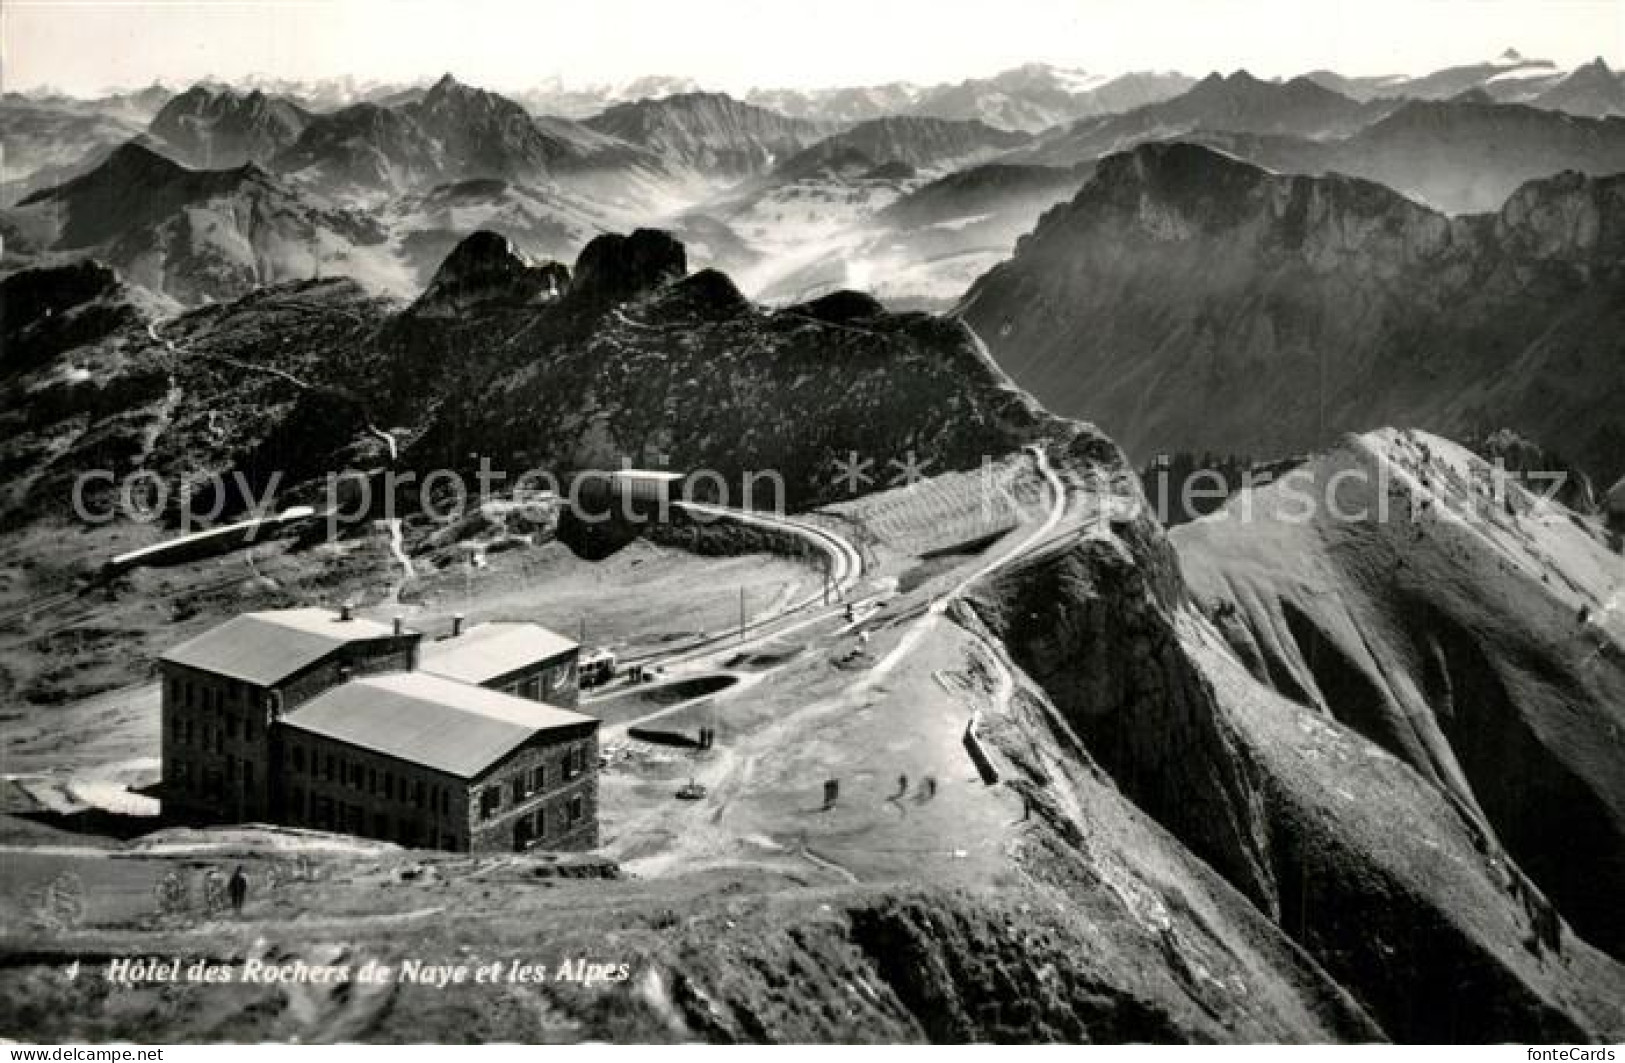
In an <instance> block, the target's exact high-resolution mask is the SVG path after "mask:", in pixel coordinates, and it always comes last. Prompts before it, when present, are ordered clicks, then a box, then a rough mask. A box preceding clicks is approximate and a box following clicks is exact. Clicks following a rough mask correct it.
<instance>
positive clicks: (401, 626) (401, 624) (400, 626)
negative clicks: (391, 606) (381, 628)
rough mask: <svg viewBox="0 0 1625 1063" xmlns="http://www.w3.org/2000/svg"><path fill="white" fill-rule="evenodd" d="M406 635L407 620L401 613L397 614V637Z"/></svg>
mask: <svg viewBox="0 0 1625 1063" xmlns="http://www.w3.org/2000/svg"><path fill="white" fill-rule="evenodd" d="M405 633H406V619H405V618H404V617H402V616H401V615H400V614H399V613H397V614H395V636H396V637H397V638H399V637H400V636H401V635H403V634H405Z"/></svg>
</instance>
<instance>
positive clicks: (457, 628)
mask: <svg viewBox="0 0 1625 1063" xmlns="http://www.w3.org/2000/svg"><path fill="white" fill-rule="evenodd" d="M462 633H463V614H462V613H454V614H452V618H451V637H452V638H456V637H457V636H458V635H461V634H462Z"/></svg>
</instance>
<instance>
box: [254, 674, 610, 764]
mask: <svg viewBox="0 0 1625 1063" xmlns="http://www.w3.org/2000/svg"><path fill="white" fill-rule="evenodd" d="M597 722H598V721H597V720H596V719H595V718H593V717H591V716H587V715H584V714H582V713H579V712H571V711H570V710H568V709H560V708H556V707H554V706H552V705H543V704H541V703H539V702H534V701H527V700H525V699H523V698H516V697H512V696H510V695H508V694H503V693H500V692H498V691H495V690H487V689H486V688H484V687H478V686H469V685H468V684H466V683H459V682H456V681H454V680H451V679H443V678H441V677H439V676H434V675H426V674H425V673H423V672H396V673H390V674H387V675H378V676H369V677H368V678H365V679H356V680H352V681H350V682H348V683H345V684H343V685H342V686H337V687H334V688H333V689H331V690H329V691H326V692H325V693H323V694H321V695H319V696H317V697H315V698H313V699H311V700H310V701H307V702H306V703H305V704H303V705H301V706H300V707H299V708H298V709H297V710H295V711H294V712H293V713H291V714H290V715H288V716H284V717H283V718H282V724H283V726H285V727H288V728H290V729H291V730H294V731H304V732H306V733H308V734H313V735H320V736H322V737H325V738H331V739H334V740H336V741H340V742H345V743H348V744H350V745H353V746H356V747H358V748H361V749H368V750H371V751H373V752H375V753H381V754H384V755H385V756H390V757H395V758H397V759H399V760H404V761H410V762H411V763H414V764H421V765H423V766H424V767H427V768H431V769H434V770H436V771H442V772H445V773H447V774H449V775H455V776H458V777H461V778H473V777H474V776H477V775H479V774H480V773H481V772H483V771H484V770H485V769H487V768H489V767H490V766H491V765H493V764H495V763H496V762H497V761H499V760H501V759H502V758H503V757H505V756H507V755H508V754H509V753H511V752H512V751H513V750H515V749H517V748H518V747H519V746H520V745H522V744H523V743H524V742H526V741H527V740H529V739H530V738H531V737H532V736H534V735H536V734H537V733H539V732H541V731H548V730H552V729H554V728H558V727H574V726H578V725H582V724H597Z"/></svg>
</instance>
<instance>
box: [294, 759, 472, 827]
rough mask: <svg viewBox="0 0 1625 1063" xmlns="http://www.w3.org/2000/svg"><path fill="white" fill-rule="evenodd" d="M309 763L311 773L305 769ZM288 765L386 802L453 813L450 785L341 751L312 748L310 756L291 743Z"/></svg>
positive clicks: (305, 773) (301, 773) (296, 771)
mask: <svg viewBox="0 0 1625 1063" xmlns="http://www.w3.org/2000/svg"><path fill="white" fill-rule="evenodd" d="M307 764H308V766H309V769H310V770H309V771H308V772H307V771H306V770H305V769H306V766H307ZM288 767H289V769H290V770H291V772H292V773H293V774H295V775H308V776H309V777H310V778H311V779H320V780H322V781H324V782H330V783H334V784H336V785H339V786H348V787H349V788H350V789H352V790H359V791H360V792H362V793H366V794H372V795H374V796H377V797H382V798H383V799H384V800H386V801H399V802H401V803H402V804H410V805H411V806H412V807H413V808H430V809H434V810H436V811H438V812H439V813H440V814H441V815H450V814H451V790H450V788H448V787H446V786H441V785H439V784H436V783H428V782H425V781H424V780H422V779H411V778H408V777H407V776H406V775H404V774H403V775H401V776H400V777H399V778H397V777H396V775H395V773H394V772H393V771H390V770H389V769H387V768H386V769H384V770H383V771H379V770H378V768H377V767H376V766H375V765H370V764H363V763H361V762H360V761H355V760H351V759H350V758H348V757H345V756H343V755H340V754H336V753H331V752H327V753H324V752H321V751H318V750H315V749H312V750H310V751H309V756H308V758H307V755H306V750H305V747H304V746H303V745H300V744H299V743H297V742H290V743H289V745H288ZM289 792H290V793H293V792H297V791H292V790H290V791H289Z"/></svg>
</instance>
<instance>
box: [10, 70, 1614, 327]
mask: <svg viewBox="0 0 1625 1063" xmlns="http://www.w3.org/2000/svg"><path fill="white" fill-rule="evenodd" d="M1514 82H1515V83H1516V84H1518V85H1519V86H1521V89H1520V90H1519V92H1517V93H1513V92H1512V91H1511V90H1510V89H1509V88H1508V86H1509V85H1511V84H1513V83H1514ZM1622 93H1625V89H1621V85H1620V80H1619V78H1618V77H1617V76H1616V75H1615V74H1614V73H1613V71H1611V70H1610V69H1609V68H1608V67H1607V65H1606V64H1604V63H1602V62H1601V61H1600V60H1599V61H1597V62H1594V63H1590V64H1587V65H1585V66H1583V67H1581V68H1580V69H1578V70H1576V71H1573V72H1571V73H1567V74H1564V73H1563V72H1561V71H1557V70H1556V69H1555V68H1554V67H1552V66H1551V64H1549V63H1545V62H1543V61H1540V60H1525V59H1522V58H1520V57H1517V56H1514V55H1508V56H1504V57H1501V58H1499V59H1497V60H1495V61H1491V62H1488V63H1482V64H1475V65H1471V66H1464V67H1458V68H1452V69H1449V70H1445V71H1439V72H1436V73H1434V74H1431V75H1428V76H1427V77H1424V78H1414V79H1360V78H1353V79H1350V78H1339V77H1337V76H1335V75H1332V74H1329V73H1326V72H1317V73H1315V74H1312V75H1309V76H1306V77H1302V78H1295V79H1291V80H1287V81H1267V80H1263V79H1260V78H1256V77H1253V76H1251V75H1249V74H1248V73H1246V72H1245V71H1238V72H1235V73H1233V74H1230V75H1219V74H1213V75H1210V76H1208V77H1206V78H1203V79H1201V80H1200V81H1192V80H1191V79H1188V78H1184V77H1182V76H1180V75H1176V74H1130V75H1125V76H1123V77H1117V78H1105V77H1100V76H1096V75H1091V74H1086V73H1084V72H1081V71H1076V70H1068V69H1065V68H1061V67H1054V66H1048V65H1043V64H1029V65H1026V66H1021V67H1016V68H1014V69H1011V70H1007V71H1005V72H1003V73H1000V74H997V75H994V76H992V77H989V78H981V79H971V80H967V81H962V82H958V83H954V84H945V85H940V86H935V87H921V86H909V85H903V84H894V85H885V86H877V87H871V88H861V89H832V90H819V91H812V92H802V93H799V94H798V93H796V92H791V91H774V92H753V93H750V94H748V99H737V98H734V97H730V96H727V95H724V94H721V93H714V92H702V91H697V90H696V88H695V86H694V85H692V83H689V82H686V81H684V80H683V79H675V78H648V79H640V80H639V81H637V82H633V83H628V84H625V85H620V86H605V87H602V88H601V89H594V90H592V91H590V92H586V93H585V94H582V93H577V94H576V95H574V96H571V95H570V92H569V91H567V90H566V89H565V88H564V87H563V86H562V85H561V84H559V83H556V82H555V83H550V84H547V85H543V86H539V87H538V88H537V89H536V90H535V91H534V92H531V93H524V94H519V95H518V96H506V95H502V94H499V93H495V92H490V91H488V90H485V89H481V88H477V87H474V86H470V85H467V84H464V83H462V82H459V81H458V80H457V79H455V78H454V77H452V76H451V75H449V74H448V75H446V76H443V77H441V78H440V79H438V80H436V81H434V82H432V83H424V84H419V85H405V86H401V85H395V86H390V85H379V84H363V83H356V82H353V81H337V82H324V83H320V84H312V85H299V84H296V83H291V82H276V81H271V80H267V79H255V80H251V81H249V82H246V83H245V84H243V85H240V86H235V87H233V86H226V85H221V84H218V83H204V84H199V85H196V86H193V87H191V88H190V89H188V90H186V91H184V92H182V93H179V94H178V95H176V94H171V93H170V92H169V91H168V90H167V89H164V88H162V87H161V86H153V87H150V88H148V89H144V90H142V91H141V92H139V93H134V94H127V95H120V96H110V97H106V98H104V99H102V100H96V101H71V100H66V99H64V98H61V97H55V96H44V95H40V96H31V97H23V96H18V95H15V94H12V95H8V96H6V97H5V99H4V100H3V101H0V132H4V133H5V134H6V135H7V141H6V142H7V148H8V156H7V161H8V171H7V176H8V177H10V178H12V180H10V181H9V182H8V183H7V185H6V186H5V191H6V195H7V199H8V201H9V202H12V203H16V202H17V201H18V200H21V199H23V198H25V197H28V196H31V195H34V194H36V193H39V192H42V191H47V190H50V189H53V188H55V187H57V186H64V185H66V184H67V183H69V182H71V181H73V180H75V179H77V178H79V177H81V176H85V175H87V174H89V173H90V172H92V171H93V170H94V169H95V168H96V167H98V166H99V165H102V164H103V163H104V162H106V160H107V159H108V157H109V154H110V153H111V152H113V150H114V149H115V148H117V147H118V146H119V145H120V144H124V143H129V142H132V141H134V142H138V143H139V144H141V145H142V146H144V147H145V148H147V149H148V150H149V151H150V152H154V153H157V154H159V155H162V156H166V157H167V158H169V159H171V160H174V161H176V162H178V163H181V164H182V165H184V166H186V167H188V168H190V169H195V170H217V171H236V170H238V169H240V168H241V167H243V166H244V165H246V164H249V163H253V164H254V165H255V166H257V167H258V168H259V169H258V171H257V178H256V179H263V180H269V181H272V182H273V183H274V185H275V187H276V193H275V195H276V196H277V197H278V198H279V201H281V202H286V203H288V204H289V210H290V215H289V216H290V217H309V218H326V219H333V218H344V217H346V214H345V211H347V210H357V209H359V210H366V211H369V212H370V218H369V219H368V224H367V227H366V228H367V229H368V231H369V232H376V231H379V230H382V231H383V233H384V234H385V235H384V237H383V239H382V240H381V242H378V243H376V244H375V243H372V242H370V241H371V237H368V238H367V240H363V241H361V242H360V243H359V244H356V243H354V242H353V241H350V240H349V239H348V238H346V240H345V241H344V244H345V245H347V246H344V247H341V246H340V244H339V243H337V242H335V241H333V240H331V239H329V236H328V235H326V233H327V229H326V228H325V227H324V226H323V225H316V226H315V227H313V228H311V229H309V230H308V233H309V234H310V240H311V241H312V242H313V243H321V244H322V245H323V250H322V251H321V252H314V251H313V252H312V253H310V254H309V255H306V256H303V257H304V259H305V260H306V261H307V263H308V268H309V270H310V272H316V271H318V270H325V269H340V270H354V271H356V273H357V275H358V276H364V277H365V280H366V282H367V283H369V284H382V285H386V286H387V290H389V291H390V292H392V293H393V294H396V295H400V296H403V297H404V296H409V295H411V294H412V293H413V292H415V291H416V290H417V287H418V286H421V285H422V284H423V283H425V282H426V281H427V279H428V276H429V273H430V272H431V271H432V269H433V268H434V265H435V264H436V263H437V262H438V261H439V260H440V258H441V257H442V256H443V255H444V254H446V253H447V251H448V250H449V249H450V247H452V246H454V245H455V244H456V242H457V241H458V240H460V239H461V238H462V237H463V236H466V235H467V234H468V233H469V232H472V231H474V230H475V229H477V228H488V227H494V228H497V229H499V230H500V231H502V232H504V233H505V234H506V235H507V236H508V237H509V238H510V239H511V240H513V241H514V243H515V246H517V247H518V248H520V249H521V250H522V251H523V252H524V253H526V254H529V255H533V256H537V257H541V258H559V259H564V260H568V259H569V258H571V257H573V256H574V255H575V254H577V253H579V251H580V250H581V248H582V247H583V246H585V243H586V242H587V241H589V240H590V239H592V238H593V237H594V236H595V235H597V234H600V233H603V232H607V231H613V230H617V229H627V228H631V227H635V226H638V225H648V224H656V225H661V226H664V227H666V228H669V229H671V230H673V231H675V232H678V233H680V234H682V235H683V237H684V238H685V239H687V240H689V241H690V244H691V247H692V249H693V254H694V256H695V258H696V260H697V261H699V262H700V263H701V264H705V265H720V266H724V267H726V268H728V269H730V270H731V271H733V272H734V275H735V276H736V277H737V278H738V280H739V281H740V283H741V284H742V285H744V286H745V287H746V289H747V290H748V292H749V293H750V294H751V295H753V296H759V297H762V298H766V299H770V300H791V301H794V300H799V299H803V298H810V297H813V296H815V295H817V294H819V293H822V292H827V291H831V290H834V289H836V288H839V287H853V286H856V287H861V288H866V289H871V290H875V291H877V292H881V293H882V294H883V295H884V297H885V298H887V299H888V300H891V301H893V302H895V303H897V304H898V305H905V306H919V307H926V308H934V309H941V308H945V307H947V306H951V305H952V304H953V303H955V302H957V301H958V298H959V296H960V295H961V294H962V293H963V291H964V289H965V287H967V286H968V285H969V284H970V283H971V281H973V280H974V279H975V278H976V277H977V276H979V275H980V274H981V273H984V272H986V271H987V270H988V269H990V268H992V267H993V266H995V265H997V264H998V263H999V262H1000V261H1002V260H1003V259H1004V258H1005V257H1007V256H1008V255H1009V253H1010V251H1011V250H1012V249H1013V247H1014V244H1015V241H1016V239H1017V237H1019V236H1020V235H1022V234H1023V233H1024V232H1026V231H1027V230H1028V229H1029V228H1030V227H1031V225H1032V224H1033V222H1034V221H1036V219H1037V217H1038V214H1039V213H1040V212H1041V211H1042V210H1043V209H1045V208H1046V207H1048V206H1051V205H1053V204H1054V203H1056V202H1058V201H1060V200H1062V199H1064V198H1066V197H1067V196H1068V195H1070V194H1071V193H1072V192H1075V191H1076V189H1077V187H1079V186H1080V185H1081V184H1082V182H1083V180H1084V179H1085V178H1086V177H1087V175H1088V172H1089V171H1090V170H1091V168H1092V167H1093V166H1094V165H1095V164H1096V163H1097V162H1098V160H1100V159H1101V158H1103V157H1105V156H1108V155H1110V154H1112V153H1114V152H1118V151H1122V150H1125V149H1130V148H1133V147H1135V146H1137V145H1139V144H1142V143H1153V142H1165V141H1169V140H1174V139H1185V140H1192V141H1196V142H1200V143H1202V144H1205V145H1207V146H1209V147H1210V148H1213V149H1215V150H1219V151H1223V152H1226V153H1229V154H1232V155H1235V156H1237V157H1239V158H1243V159H1246V160H1249V161H1251V162H1254V163H1256V164H1258V165H1260V166H1264V167H1266V168H1269V169H1273V170H1277V171H1281V172H1302V173H1310V174H1326V173H1331V172H1341V173H1349V174H1355V175H1359V176H1364V177H1368V178H1370V179H1372V180H1376V181H1380V182H1382V183H1384V184H1387V185H1389V186H1390V187H1392V188H1394V189H1395V190H1396V191H1399V192H1401V193H1403V194H1405V195H1407V196H1410V197H1412V198H1415V199H1417V200H1419V201H1422V202H1424V203H1425V204H1427V205H1429V206H1431V207H1434V208H1436V209H1439V210H1442V211H1445V212H1449V213H1463V212H1484V211H1490V210H1495V209H1498V208H1499V207H1500V205H1501V204H1502V203H1503V202H1504V201H1505V199H1506V198H1507V197H1508V196H1509V195H1510V194H1511V193H1512V191H1513V190H1514V189H1516V188H1517V187H1518V186H1519V185H1520V184H1522V183H1523V182H1525V181H1528V180H1532V179H1536V178H1543V177H1547V176H1550V175H1551V174H1552V173H1554V172H1557V171H1559V170H1563V169H1574V170H1579V171H1581V172H1584V173H1589V174H1593V175H1601V174H1607V173H1611V172H1615V171H1618V170H1621V169H1625V118H1616V117H1601V118H1599V117H1593V116H1594V115H1607V114H1608V113H1609V112H1611V111H1613V110H1617V109H1618V105H1619V103H1620V99H1619V97H1620V96H1621V95H1622ZM566 97H569V98H570V103H569V106H568V107H566V106H564V105H563V101H565V99H566ZM588 97H593V98H595V99H598V101H599V102H600V103H603V104H604V106H603V107H602V108H600V109H597V110H596V111H594V110H592V108H590V107H588V106H587V104H588V103H589V102H591V101H590V100H589V99H588ZM1513 98H1516V99H1518V100H1524V101H1527V102H1523V103H1510V102H1506V101H1508V100H1511V99H1513ZM549 101H552V102H551V103H550V102H549ZM554 103H557V104H559V106H556V107H555V106H553V104H554ZM1556 107H1565V108H1568V109H1569V110H1570V111H1571V112H1573V113H1562V112H1560V111H1558V110H1555V109H1553V108H1556ZM543 109H551V110H559V111H565V110H568V111H572V112H575V113H578V114H580V113H583V112H585V113H586V117H585V119H584V120H579V121H578V120H576V119H574V118H571V117H568V116H565V115H560V114H545V113H538V112H539V111H540V110H543ZM143 115H146V116H148V117H146V118H143V117H142V116H143ZM19 161H20V163H21V165H19V166H15V167H13V165H12V164H15V163H18V162H19ZM126 161H127V160H126ZM961 174H963V177H962V178H961V177H960V175H961ZM104 177H105V175H104ZM956 178H958V179H957V180H956ZM186 180H187V181H191V180H192V179H190V178H188V179H186ZM183 183H184V182H183ZM232 187H236V186H234V185H232V184H231V180H230V179H227V180H225V181H223V182H222V183H220V184H219V186H218V187H217V188H216V189H215V190H214V192H212V193H211V195H213V196H214V198H213V199H212V200H211V201H212V202H215V203H216V204H221V205H223V204H224V203H225V200H226V199H227V198H230V196H231V195H232V194H234V193H231V192H225V191H221V190H222V189H227V188H232ZM242 187H244V188H247V187H248V186H246V185H245V186H242ZM255 187H258V186H255ZM928 189H929V190H928ZM916 193H918V194H919V195H920V196H921V197H922V198H920V199H918V200H913V201H912V203H913V204H914V205H913V206H905V205H903V204H904V203H905V202H908V201H910V197H912V196H913V195H914V194H916ZM81 198H82V195H81V193H80V192H77V191H75V192H65V193H64V194H63V195H60V196H53V197H49V198H47V199H45V200H39V201H37V202H35V203H33V204H31V206H30V208H29V210H27V211H24V212H22V213H20V214H18V215H17V216H15V217H7V218H6V219H5V224H6V225H8V226H9V231H11V232H13V233H15V234H17V240H18V242H17V243H15V244H14V248H15V249H16V250H17V251H19V255H15V256H8V261H7V264H6V265H7V266H8V267H11V266H15V265H17V264H18V263H21V262H40V261H55V260H57V259H60V258H61V257H63V256H66V255H71V254H74V253H78V250H79V249H80V245H77V244H74V243H72V242H71V241H70V242H68V243H64V242H62V240H61V239H60V233H59V232H58V231H57V230H56V229H53V227H52V226H51V225H43V224H42V223H40V222H39V220H38V216H39V215H40V213H41V209H40V208H41V204H44V203H53V204H56V205H57V206H56V207H53V208H52V209H55V210H61V209H65V207H66V205H67V204H70V203H75V202H79V201H80V200H81ZM166 202H167V200H166ZM955 203H960V204H963V205H964V209H963V210H960V211H959V212H958V213H953V211H954V210H955V208H954V206H953V204H955ZM894 208H895V209H894ZM136 213H139V212H135V213H130V214H129V215H128V217H130V218H134V217H135V216H136ZM239 213H241V212H239ZM111 215H112V216H113V217H115V218H116V217H117V216H118V212H111ZM339 229H340V230H342V231H348V228H347V226H346V225H340V226H339ZM289 231H290V232H293V231H298V230H297V227H293V228H290V230H289ZM317 234H323V235H320V237H319V238H318V235H317ZM147 239H148V238H147V237H143V236H141V235H140V234H135V233H131V234H129V240H128V241H127V242H126V243H124V244H120V245H119V250H116V251H114V250H109V251H108V254H109V256H110V261H112V262H113V263H114V264H118V265H122V264H124V263H128V262H134V261H136V260H137V259H139V258H140V257H141V256H140V255H136V254H134V253H132V252H130V251H129V249H130V248H135V247H138V246H143V243H144V241H146V240H147ZM279 246H280V247H283V248H284V251H283V252H279V254H278V255H277V256H276V257H277V259H278V261H279V262H282V263H287V262H290V261H292V260H293V258H297V257H299V256H294V255H292V252H291V244H287V243H284V242H279ZM359 248H366V249H367V250H366V251H365V252H364V253H361V252H359V250H358V249H359ZM8 249H9V248H8ZM196 261H197V260H196V259H194V258H192V257H190V256H187V255H178V256H176V257H175V258H174V260H173V261H172V262H171V263H170V266H169V267H168V268H167V269H166V270H165V271H162V272H153V271H151V270H149V271H147V272H146V273H144V274H143V276H144V277H146V278H147V279H148V280H149V281H151V282H152V283H155V284H157V285H158V288H157V289H156V290H159V291H162V292H165V293H167V294H169V295H170V296H171V297H175V298H180V299H182V300H183V301H190V300H193V299H195V298H201V297H208V298H220V297H223V296H225V295H228V294H230V293H232V292H235V291H240V290H241V287H242V285H243V284H250V283H262V279H261V275H262V274H264V275H273V276H280V275H282V274H281V273H280V272H278V271H279V270H280V269H282V268H284V267H283V266H278V267H277V268H276V269H271V270H269V271H266V270H260V269H252V270H247V271H241V270H239V271H235V272H232V271H228V272H227V273H224V274H222V273H220V272H219V271H215V270H212V269H211V270H205V271H204V275H200V276H199V277H196V278H192V279H186V278H185V277H183V276H182V274H184V273H185V272H186V271H187V270H189V269H191V268H192V266H193V265H194V264H195V263H196ZM386 261H387V264H388V267H389V268H387V269H386V268H381V265H380V264H381V263H385V262H386ZM228 278H234V279H228ZM138 283H146V282H145V281H142V282H138ZM182 293H185V294H182Z"/></svg>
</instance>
